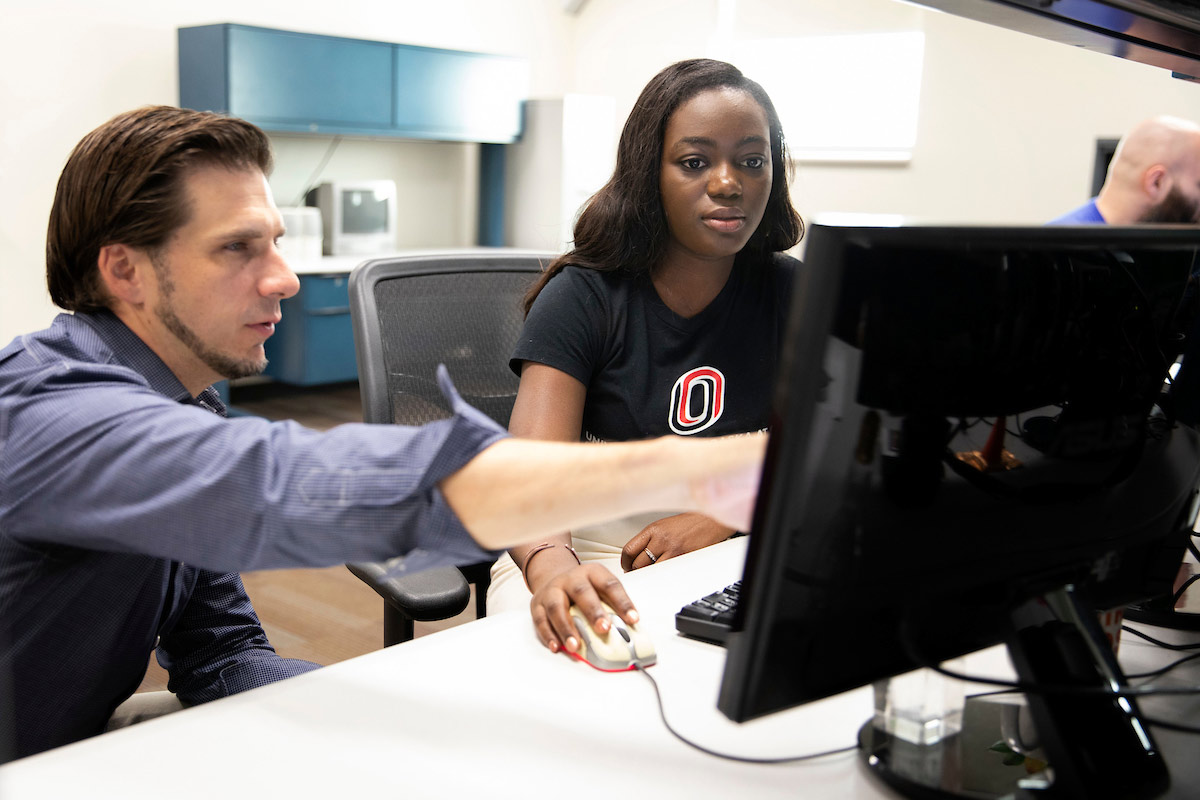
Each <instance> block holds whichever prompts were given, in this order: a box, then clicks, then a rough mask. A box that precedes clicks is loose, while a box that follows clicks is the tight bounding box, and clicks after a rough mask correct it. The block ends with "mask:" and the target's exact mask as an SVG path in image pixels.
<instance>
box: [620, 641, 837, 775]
mask: <svg viewBox="0 0 1200 800" xmlns="http://www.w3.org/2000/svg"><path fill="white" fill-rule="evenodd" d="M634 668H635V669H636V670H637V671H638V672H640V673H642V674H643V675H645V676H646V678H647V679H648V680H649V681H650V685H651V686H653V687H654V697H655V698H656V699H657V700H658V716H659V717H661V718H662V721H663V725H665V726H666V728H667V730H668V731H669V732H670V733H671V735H672V736H674V737H675V738H676V739H678V740H679V741H681V742H683V743H684V744H686V745H687V746H688V747H693V748H695V749H696V750H699V751H700V752H701V753H705V754H707V755H710V756H716V757H717V758H724V759H728V760H729V761H740V762H742V763H743V764H790V763H793V762H797V761H812V760H813V759H817V758H824V757H825V756H833V755H837V754H839V753H849V752H850V751H852V750H857V749H858V745H857V744H852V745H850V746H849V747H839V748H836V749H834V750H824V751H822V752H820V753H809V754H807V755H803V756H784V757H782V758H747V757H745V756H735V755H731V754H729V753H720V752H717V751H716V750H710V749H708V748H707V747H705V746H704V745H702V744H697V743H696V742H693V741H692V740H691V739H688V738H687V737H686V736H684V735H683V734H681V733H680V732H679V731H677V730H675V729H674V728H672V727H671V723H670V722H668V721H667V712H666V710H665V709H664V708H663V699H662V692H660V691H659V690H658V681H656V680H654V676H653V675H651V674H650V673H649V672H647V671H646V670H645V669H644V668H642V667H641V666H638V665H636V664H635V665H634Z"/></svg>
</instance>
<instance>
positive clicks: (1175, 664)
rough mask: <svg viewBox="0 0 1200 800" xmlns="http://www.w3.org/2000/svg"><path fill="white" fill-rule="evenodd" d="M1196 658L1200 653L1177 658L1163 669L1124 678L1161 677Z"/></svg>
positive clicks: (1199, 656)
mask: <svg viewBox="0 0 1200 800" xmlns="http://www.w3.org/2000/svg"><path fill="white" fill-rule="evenodd" d="M1196 658H1200V653H1192V654H1191V655H1187V656H1184V657H1183V658H1177V659H1175V660H1174V661H1172V662H1171V663H1170V664H1167V665H1166V666H1165V667H1159V668H1158V669H1155V670H1151V671H1150V672H1139V673H1137V674H1136V675H1126V676H1125V677H1126V678H1157V677H1160V676H1162V675H1166V674H1167V673H1168V672H1170V671H1171V670H1173V669H1175V668H1176V667H1178V666H1179V665H1180V664H1184V663H1187V662H1188V661H1191V660H1193V659H1196Z"/></svg>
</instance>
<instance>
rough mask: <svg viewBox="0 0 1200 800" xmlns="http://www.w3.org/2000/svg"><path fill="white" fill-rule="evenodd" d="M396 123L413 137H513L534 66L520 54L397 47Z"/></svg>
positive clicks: (486, 139) (518, 129) (476, 139)
mask: <svg viewBox="0 0 1200 800" xmlns="http://www.w3.org/2000/svg"><path fill="white" fill-rule="evenodd" d="M394 82H395V86H396V128H397V130H398V132H401V134H402V135H407V136H411V137H413V138H429V139H455V140H461V141H472V142H511V141H513V140H515V139H516V138H517V137H518V136H519V135H520V133H521V101H522V100H523V99H524V98H525V95H526V94H527V91H528V83H529V70H528V66H527V64H526V63H525V62H524V61H522V60H521V59H517V58H507V57H504V56H492V55H484V54H479V53H462V52H456V51H452V50H436V49H432V48H426V47H407V46H404V45H397V46H396V73H395V81H394Z"/></svg>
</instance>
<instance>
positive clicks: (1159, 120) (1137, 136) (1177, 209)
mask: <svg viewBox="0 0 1200 800" xmlns="http://www.w3.org/2000/svg"><path fill="white" fill-rule="evenodd" d="M1196 223H1200V125H1197V124H1196V123H1194V122H1191V121H1189V120H1185V119H1179V118H1178V117H1168V116H1157V117H1152V118H1150V119H1147V120H1144V121H1142V122H1140V123H1138V124H1137V125H1136V126H1134V128H1133V129H1132V130H1130V131H1129V133H1127V134H1126V135H1125V136H1124V137H1123V138H1122V139H1121V141H1120V142H1119V143H1118V144H1117V149H1116V152H1115V153H1113V158H1112V161H1111V162H1110V163H1109V165H1108V175H1107V176H1106V178H1105V180H1104V186H1103V187H1101V189H1100V194H1098V195H1097V196H1096V197H1094V198H1092V199H1091V200H1089V201H1088V202H1087V203H1084V204H1083V205H1082V206H1080V207H1079V208H1076V209H1074V210H1072V211H1070V212H1068V213H1066V214H1063V215H1062V216H1060V217H1057V218H1055V219H1053V220H1051V221H1050V224H1051V225H1104V224H1108V225H1146V224H1160V225H1161V224H1188V225H1192V224H1196Z"/></svg>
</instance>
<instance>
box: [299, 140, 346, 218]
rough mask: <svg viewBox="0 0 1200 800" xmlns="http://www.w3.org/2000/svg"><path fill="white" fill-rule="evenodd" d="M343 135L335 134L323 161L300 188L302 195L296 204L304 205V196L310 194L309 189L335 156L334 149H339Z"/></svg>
mask: <svg viewBox="0 0 1200 800" xmlns="http://www.w3.org/2000/svg"><path fill="white" fill-rule="evenodd" d="M341 141H342V137H341V136H335V137H333V141H331V142H330V143H329V147H327V148H325V156H324V157H323V158H322V159H321V163H320V164H317V168H316V169H314V170H313V174H312V175H310V176H309V178H308V180H306V181H305V182H304V188H303V189H301V190H300V197H299V198H298V199H297V200H296V205H298V206H302V205H304V197H305V195H307V194H308V190H309V189H311V188H312V187H313V185H314V182H315V181H316V180H317V178H319V177H320V176H321V172H322V171H323V170H324V169H325V165H326V164H328V163H329V159H331V158H333V151H334V150H337V146H338V145H339V144H340V143H341Z"/></svg>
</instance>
